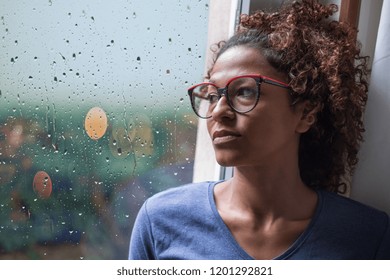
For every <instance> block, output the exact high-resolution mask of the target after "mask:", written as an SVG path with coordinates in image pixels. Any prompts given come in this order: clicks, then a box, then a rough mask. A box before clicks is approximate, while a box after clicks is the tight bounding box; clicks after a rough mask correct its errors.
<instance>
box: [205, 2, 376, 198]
mask: <svg viewBox="0 0 390 280" xmlns="http://www.w3.org/2000/svg"><path fill="white" fill-rule="evenodd" d="M337 10H338V7H337V6H336V5H334V4H330V5H324V4H321V3H319V2H318V1H315V0H302V1H300V2H298V1H294V2H293V3H290V4H288V5H287V4H285V5H284V6H282V7H281V9H280V11H279V12H275V13H268V12H265V11H257V12H255V13H254V14H251V15H241V21H240V27H239V29H238V31H237V32H236V34H235V35H234V36H233V37H232V38H230V39H229V40H228V41H227V42H223V44H219V45H218V49H217V50H215V51H216V57H215V61H216V60H217V59H218V57H219V56H220V55H221V54H222V53H223V52H225V51H226V50H227V49H229V48H231V47H234V46H247V47H252V48H255V49H258V50H259V51H260V52H261V53H262V55H263V56H264V57H265V58H266V59H267V61H268V62H269V63H270V65H271V66H272V67H274V68H275V69H276V70H278V71H280V72H282V73H285V74H287V75H288V77H289V85H290V87H291V93H292V96H293V99H294V100H293V103H292V104H296V103H297V102H302V101H306V102H307V101H309V102H308V104H310V105H311V108H318V113H317V115H316V122H315V124H313V125H312V127H311V128H310V129H309V131H307V132H306V133H304V134H302V135H301V138H300V147H299V168H300V172H301V177H302V180H303V182H304V183H305V184H306V185H308V186H309V187H312V188H324V189H327V190H329V191H332V192H339V193H344V192H345V191H346V190H347V187H348V186H349V178H351V175H352V173H353V171H354V169H355V167H356V165H357V163H358V157H357V154H358V151H359V147H360V143H361V142H362V141H363V136H362V135H363V132H364V125H363V121H362V117H363V112H364V108H365V105H366V102H367V91H368V82H367V79H368V78H367V76H368V72H369V70H368V68H367V61H368V57H366V56H362V55H360V45H359V43H358V42H357V41H356V34H357V30H356V29H355V28H353V27H351V26H350V25H349V24H347V23H344V22H338V21H335V20H331V19H329V16H331V15H332V14H334V13H335V12H337ZM210 71H211V69H210ZM210 71H209V73H210Z"/></svg>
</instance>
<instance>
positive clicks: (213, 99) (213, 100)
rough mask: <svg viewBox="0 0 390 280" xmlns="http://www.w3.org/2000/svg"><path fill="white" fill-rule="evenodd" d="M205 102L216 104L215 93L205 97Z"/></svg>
mask: <svg viewBox="0 0 390 280" xmlns="http://www.w3.org/2000/svg"><path fill="white" fill-rule="evenodd" d="M207 100H208V101H209V102H210V103H216V102H218V95H217V94H216V93H210V94H208V95H207Z"/></svg>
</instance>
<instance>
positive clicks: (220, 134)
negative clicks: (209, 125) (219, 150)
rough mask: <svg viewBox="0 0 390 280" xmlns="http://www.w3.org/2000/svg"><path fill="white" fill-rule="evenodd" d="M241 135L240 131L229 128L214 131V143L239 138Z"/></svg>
mask: <svg viewBox="0 0 390 280" xmlns="http://www.w3.org/2000/svg"><path fill="white" fill-rule="evenodd" d="M239 137H241V135H240V134H239V133H236V132H233V131H228V130H217V131H215V132H214V133H213V144H214V145H219V144H225V143H228V142H231V141H235V140H237V139H238V138H239Z"/></svg>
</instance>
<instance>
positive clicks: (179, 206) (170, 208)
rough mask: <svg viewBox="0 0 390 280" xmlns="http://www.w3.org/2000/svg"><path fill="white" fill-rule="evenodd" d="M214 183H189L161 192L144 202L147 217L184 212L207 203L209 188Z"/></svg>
mask: <svg viewBox="0 0 390 280" xmlns="http://www.w3.org/2000/svg"><path fill="white" fill-rule="evenodd" d="M211 184H214V182H200V183H190V184H186V185H182V186H178V187H172V188H169V189H166V190H164V191H161V192H159V193H157V194H155V195H153V196H151V197H150V198H148V199H147V200H146V202H145V207H146V210H147V212H148V214H149V215H153V214H159V215H160V214H162V213H167V212H175V213H180V212H183V211H184V212H186V211H188V210H190V209H195V208H196V207H201V206H202V205H205V204H206V203H208V193H209V187H210V185H211Z"/></svg>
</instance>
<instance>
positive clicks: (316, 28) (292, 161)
mask: <svg viewBox="0 0 390 280" xmlns="http://www.w3.org/2000/svg"><path fill="white" fill-rule="evenodd" d="M335 11H337V7H336V6H335V5H329V6H324V5H322V4H320V3H318V2H316V1H310V0H303V1H302V2H294V3H293V4H291V5H289V6H285V7H283V8H282V9H281V10H280V12H278V13H272V14H270V13H265V12H262V11H260V12H257V13H255V14H253V15H251V16H247V15H243V16H242V17H241V28H240V30H239V31H238V32H237V34H236V35H235V36H233V37H232V38H230V39H229V40H228V41H227V42H226V43H225V44H223V45H222V47H221V48H220V49H219V50H218V52H217V55H216V59H215V63H214V65H213V67H212V68H211V69H210V71H209V75H208V77H207V80H208V81H207V82H205V83H201V84H199V85H195V86H193V87H191V88H190V89H189V95H190V98H191V103H192V107H193V109H194V111H195V113H196V114H197V115H198V116H199V117H201V118H206V119H207V128H208V132H209V134H210V137H211V139H212V143H213V147H214V151H215V155H216V159H217V161H218V163H219V164H221V165H222V166H233V167H234V175H233V177H232V178H231V179H229V180H226V181H221V182H205V183H198V184H191V185H187V186H182V187H179V188H174V189H170V190H167V191H165V192H162V193H160V194H157V195H155V196H154V197H152V198H150V199H148V200H147V201H146V202H145V204H144V205H143V207H142V208H141V210H140V212H139V214H138V217H137V221H136V223H135V226H134V229H133V235H132V239H131V244H130V254H129V258H130V259H390V225H389V224H390V222H389V216H388V215H386V214H385V213H384V212H381V211H378V210H376V209H373V208H370V207H368V206H365V205H363V204H360V203H358V202H355V201H353V200H351V199H348V198H346V197H343V196H341V195H339V194H337V192H339V193H341V192H345V190H346V182H347V178H348V176H350V175H351V174H352V172H353V170H354V167H355V166H356V164H357V152H358V149H359V144H360V142H361V141H362V133H363V131H364V129H363V123H362V120H361V118H362V114H363V109H364V106H365V103H366V100H367V95H366V93H367V82H366V73H367V69H366V58H364V57H361V56H359V48H358V46H357V45H356V43H355V35H356V34H355V30H353V29H352V28H350V27H349V26H347V25H346V24H343V23H339V22H330V21H327V20H326V18H327V17H328V16H330V15H331V14H333V13H334V12H335Z"/></svg>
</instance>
